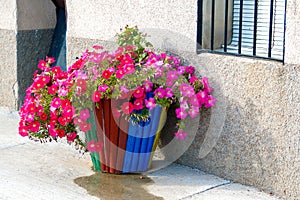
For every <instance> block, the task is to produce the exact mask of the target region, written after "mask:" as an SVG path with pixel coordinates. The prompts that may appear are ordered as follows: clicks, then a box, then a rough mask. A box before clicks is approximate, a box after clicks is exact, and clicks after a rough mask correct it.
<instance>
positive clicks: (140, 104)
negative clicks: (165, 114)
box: [133, 99, 144, 110]
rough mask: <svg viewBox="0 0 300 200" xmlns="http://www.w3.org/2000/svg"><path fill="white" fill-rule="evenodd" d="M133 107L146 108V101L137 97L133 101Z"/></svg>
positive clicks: (137, 108) (136, 108)
mask: <svg viewBox="0 0 300 200" xmlns="http://www.w3.org/2000/svg"><path fill="white" fill-rule="evenodd" d="M133 108H134V109H135V110H141V109H143V108H144V102H143V100H142V99H136V100H135V101H134V103H133Z"/></svg>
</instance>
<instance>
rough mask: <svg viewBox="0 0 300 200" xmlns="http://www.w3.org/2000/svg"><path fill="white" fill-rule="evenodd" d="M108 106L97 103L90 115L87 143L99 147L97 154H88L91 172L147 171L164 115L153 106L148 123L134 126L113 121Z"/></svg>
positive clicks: (103, 103) (108, 101) (105, 102)
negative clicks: (92, 168)
mask: <svg viewBox="0 0 300 200" xmlns="http://www.w3.org/2000/svg"><path fill="white" fill-rule="evenodd" d="M111 103H112V101H111V100H110V99H109V100H101V102H100V106H99V108H95V111H94V114H95V118H94V120H95V121H94V126H93V127H94V128H92V129H91V131H89V132H88V133H87V140H88V141H89V140H95V141H97V142H100V143H103V149H102V150H101V151H100V152H93V153H91V158H92V161H93V165H94V168H95V170H98V171H100V170H101V171H102V172H107V173H113V174H120V173H135V172H144V171H147V169H148V167H150V164H151V160H152V156H153V152H154V151H155V149H156V147H157V142H158V139H159V135H160V131H159V130H161V129H162V127H163V125H164V122H165V119H166V114H167V112H166V111H165V110H164V109H162V108H161V107H160V106H156V107H155V108H154V109H152V110H151V111H150V114H151V119H150V121H149V122H147V123H140V124H134V123H133V122H132V121H129V122H128V121H127V120H125V119H124V118H123V117H119V118H117V117H115V116H114V115H113V113H112V105H111Z"/></svg>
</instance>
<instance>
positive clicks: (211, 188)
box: [179, 181, 232, 200]
mask: <svg viewBox="0 0 300 200" xmlns="http://www.w3.org/2000/svg"><path fill="white" fill-rule="evenodd" d="M231 183H232V182H231V181H228V182H225V183H222V184H219V185H215V186H212V187H210V188H207V189H205V190H202V191H200V192H197V193H194V194H191V195H188V196H186V197H183V198H181V199H179V200H184V199H187V198H190V197H193V196H195V195H198V194H202V193H204V192H207V191H210V190H213V189H215V188H218V187H222V186H224V185H230V184H231Z"/></svg>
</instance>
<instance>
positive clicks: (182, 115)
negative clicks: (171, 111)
mask: <svg viewBox="0 0 300 200" xmlns="http://www.w3.org/2000/svg"><path fill="white" fill-rule="evenodd" d="M175 112H176V117H177V118H178V119H185V118H186V117H187V113H186V112H185V110H184V109H183V108H177V109H176V110H175Z"/></svg>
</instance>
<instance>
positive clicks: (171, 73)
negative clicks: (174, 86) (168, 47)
mask: <svg viewBox="0 0 300 200" xmlns="http://www.w3.org/2000/svg"><path fill="white" fill-rule="evenodd" d="M176 79H178V72H177V71H168V73H167V80H173V81H174V80H176Z"/></svg>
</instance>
